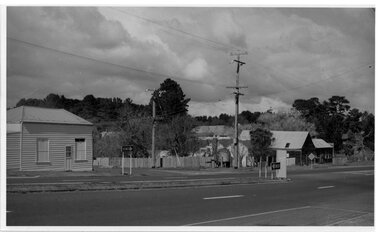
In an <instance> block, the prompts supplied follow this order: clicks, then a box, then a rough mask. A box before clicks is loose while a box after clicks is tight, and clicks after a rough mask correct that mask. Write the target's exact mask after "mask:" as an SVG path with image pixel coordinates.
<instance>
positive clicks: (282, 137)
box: [270, 131, 310, 150]
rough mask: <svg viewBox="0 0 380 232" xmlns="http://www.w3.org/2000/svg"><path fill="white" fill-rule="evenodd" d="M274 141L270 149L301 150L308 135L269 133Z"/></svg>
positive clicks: (305, 133) (284, 132) (287, 132)
mask: <svg viewBox="0 0 380 232" xmlns="http://www.w3.org/2000/svg"><path fill="white" fill-rule="evenodd" d="M271 132H272V134H273V136H272V137H273V138H274V141H273V142H272V144H271V146H270V148H272V149H289V150H300V149H302V147H303V145H304V144H305V141H306V139H307V137H308V136H310V135H309V132H307V131H271Z"/></svg>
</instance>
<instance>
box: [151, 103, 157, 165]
mask: <svg viewBox="0 0 380 232" xmlns="http://www.w3.org/2000/svg"><path fill="white" fill-rule="evenodd" d="M152 102H153V104H152V106H153V115H152V116H153V125H152V158H153V166H152V168H156V147H155V141H156V139H155V132H156V101H155V100H154V98H153V101H152Z"/></svg>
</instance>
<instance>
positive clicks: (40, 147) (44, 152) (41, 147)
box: [37, 138, 50, 163]
mask: <svg viewBox="0 0 380 232" xmlns="http://www.w3.org/2000/svg"><path fill="white" fill-rule="evenodd" d="M37 162H38V163H44V162H50V159H49V140H48V139H45V138H38V139H37Z"/></svg>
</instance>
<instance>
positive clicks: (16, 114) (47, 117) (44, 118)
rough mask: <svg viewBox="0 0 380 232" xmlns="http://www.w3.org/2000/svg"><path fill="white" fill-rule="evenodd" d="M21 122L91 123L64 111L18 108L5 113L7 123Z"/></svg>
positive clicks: (28, 107)
mask: <svg viewBox="0 0 380 232" xmlns="http://www.w3.org/2000/svg"><path fill="white" fill-rule="evenodd" d="M21 122H38V123H56V124H76V125H92V123H91V122H89V121H86V120H85V119H83V118H81V117H79V116H77V115H75V114H73V113H70V112H69V111H67V110H64V109H51V108H41V107H32V106H20V107H17V108H13V109H10V110H8V111H7V123H10V124H13V123H21Z"/></svg>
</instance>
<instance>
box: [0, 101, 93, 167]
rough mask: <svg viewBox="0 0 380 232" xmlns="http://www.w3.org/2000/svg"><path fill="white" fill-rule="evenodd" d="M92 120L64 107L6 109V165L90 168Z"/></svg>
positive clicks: (91, 157)
mask: <svg viewBox="0 0 380 232" xmlns="http://www.w3.org/2000/svg"><path fill="white" fill-rule="evenodd" d="M92 130H93V125H92V123H90V122H88V121H86V120H84V119H83V118H80V117H78V116H77V115H74V114H72V113H70V112H68V111H66V110H64V109H48V108H39V107H30V106H21V107H17V108H13V109H10V110H8V111H7V143H6V144H7V159H6V160H7V165H6V167H7V169H8V170H11V169H13V170H20V171H48V170H54V171H91V170H92V159H93V140H92Z"/></svg>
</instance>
